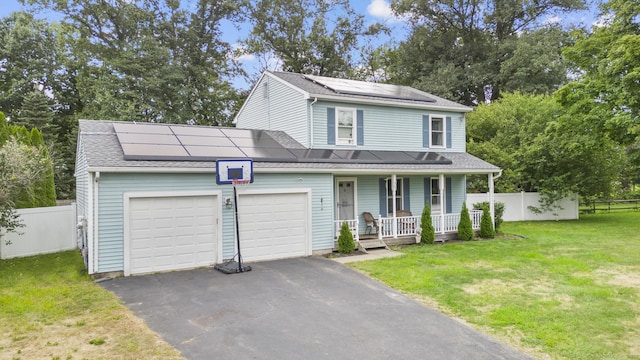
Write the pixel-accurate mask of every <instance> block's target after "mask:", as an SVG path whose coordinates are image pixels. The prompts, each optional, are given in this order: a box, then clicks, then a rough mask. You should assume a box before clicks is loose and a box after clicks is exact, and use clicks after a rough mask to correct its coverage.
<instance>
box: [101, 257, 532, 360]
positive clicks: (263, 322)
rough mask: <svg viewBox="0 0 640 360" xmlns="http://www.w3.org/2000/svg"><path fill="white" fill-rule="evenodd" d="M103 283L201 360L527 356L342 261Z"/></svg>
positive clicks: (270, 264)
mask: <svg viewBox="0 0 640 360" xmlns="http://www.w3.org/2000/svg"><path fill="white" fill-rule="evenodd" d="M251 266H252V268H253V269H252V270H251V271H249V272H245V273H240V274H232V275H225V274H222V273H220V272H218V271H216V270H213V269H210V268H206V269H196V270H191V271H176V272H171V273H164V274H155V275H148V276H135V277H128V278H120V279H114V280H110V281H105V282H102V283H101V284H100V285H101V286H103V287H105V288H106V289H108V290H111V291H113V292H115V293H116V294H117V295H118V296H119V297H120V298H121V299H122V300H123V301H124V302H125V303H126V304H127V306H128V307H129V308H131V309H132V310H133V311H134V312H135V313H136V315H137V316H139V317H140V318H142V319H144V321H145V322H146V323H147V325H148V326H149V327H150V328H151V329H152V330H154V331H156V332H157V333H159V334H160V335H161V336H162V338H163V339H164V340H166V341H167V342H168V343H169V344H171V345H173V346H174V347H176V348H177V349H178V350H179V351H180V352H182V354H183V356H184V357H185V358H187V359H191V360H199V359H203V360H204V359H207V360H208V359H214V358H220V359H240V360H242V359H306V360H316V359H318V360H319V359H332V360H333V359H368V360H370V359H372V360H376V359H460V360H470V359H491V360H499V359H505V360H506V359H510V360H511V359H516V360H517V359H528V357H527V356H525V355H523V354H521V353H519V352H517V351H516V350H514V349H512V348H509V347H507V346H504V345H503V344H501V343H499V342H497V341H496V340H494V339H492V338H490V337H488V336H486V335H484V334H481V333H479V332H477V331H475V330H473V329H471V328H470V327H468V326H466V325H464V324H462V323H460V322H458V321H455V320H453V319H450V318H448V317H446V316H444V315H442V314H441V313H439V312H437V311H435V310H432V309H430V308H427V307H426V306H424V305H422V304H420V303H418V302H416V301H415V300H413V299H411V298H409V297H407V296H405V295H403V294H401V293H399V292H398V291H396V290H394V289H392V288H390V287H388V286H386V285H384V284H382V283H380V282H378V281H375V280H373V279H371V278H369V277H367V276H365V275H363V274H360V273H359V272H357V271H354V270H352V269H350V268H348V267H346V266H343V265H341V264H339V263H337V262H336V261H332V260H328V259H325V258H320V257H307V258H296V259H287V260H278V261H267V262H259V263H254V264H251Z"/></svg>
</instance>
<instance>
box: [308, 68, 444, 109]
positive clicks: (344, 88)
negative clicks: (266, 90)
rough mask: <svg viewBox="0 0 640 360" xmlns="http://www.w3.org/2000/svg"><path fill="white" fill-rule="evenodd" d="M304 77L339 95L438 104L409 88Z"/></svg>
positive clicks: (420, 92)
mask: <svg viewBox="0 0 640 360" xmlns="http://www.w3.org/2000/svg"><path fill="white" fill-rule="evenodd" d="M304 77H305V78H306V79H308V80H311V81H313V82H315V83H317V84H319V85H322V86H324V87H326V88H328V89H329V90H332V91H334V92H336V93H338V94H350V95H366V96H373V97H381V98H388V99H400V100H412V101H421V102H428V103H435V102H436V100H435V99H432V98H430V97H429V96H427V94H426V93H424V92H422V91H420V90H417V89H414V88H411V87H408V86H400V85H392V84H379V83H372V82H366V81H357V80H349V79H336V78H329V77H323V76H314V75H304Z"/></svg>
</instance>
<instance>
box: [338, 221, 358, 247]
mask: <svg viewBox="0 0 640 360" xmlns="http://www.w3.org/2000/svg"><path fill="white" fill-rule="evenodd" d="M355 247H356V243H355V242H354V241H353V234H352V233H351V229H349V224H347V222H346V221H345V222H344V223H342V226H341V227H340V235H339V236H338V252H339V253H341V254H350V253H352V252H353V249H355Z"/></svg>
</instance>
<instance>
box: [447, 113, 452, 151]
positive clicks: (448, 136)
mask: <svg viewBox="0 0 640 360" xmlns="http://www.w3.org/2000/svg"><path fill="white" fill-rule="evenodd" d="M447 148H448V149H451V116H447Z"/></svg>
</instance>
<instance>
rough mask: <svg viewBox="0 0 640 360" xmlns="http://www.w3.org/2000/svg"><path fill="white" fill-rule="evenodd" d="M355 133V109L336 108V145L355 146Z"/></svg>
mask: <svg viewBox="0 0 640 360" xmlns="http://www.w3.org/2000/svg"><path fill="white" fill-rule="evenodd" d="M356 131H357V130H356V109H352V108H336V139H337V144H338V145H355V144H356Z"/></svg>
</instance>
